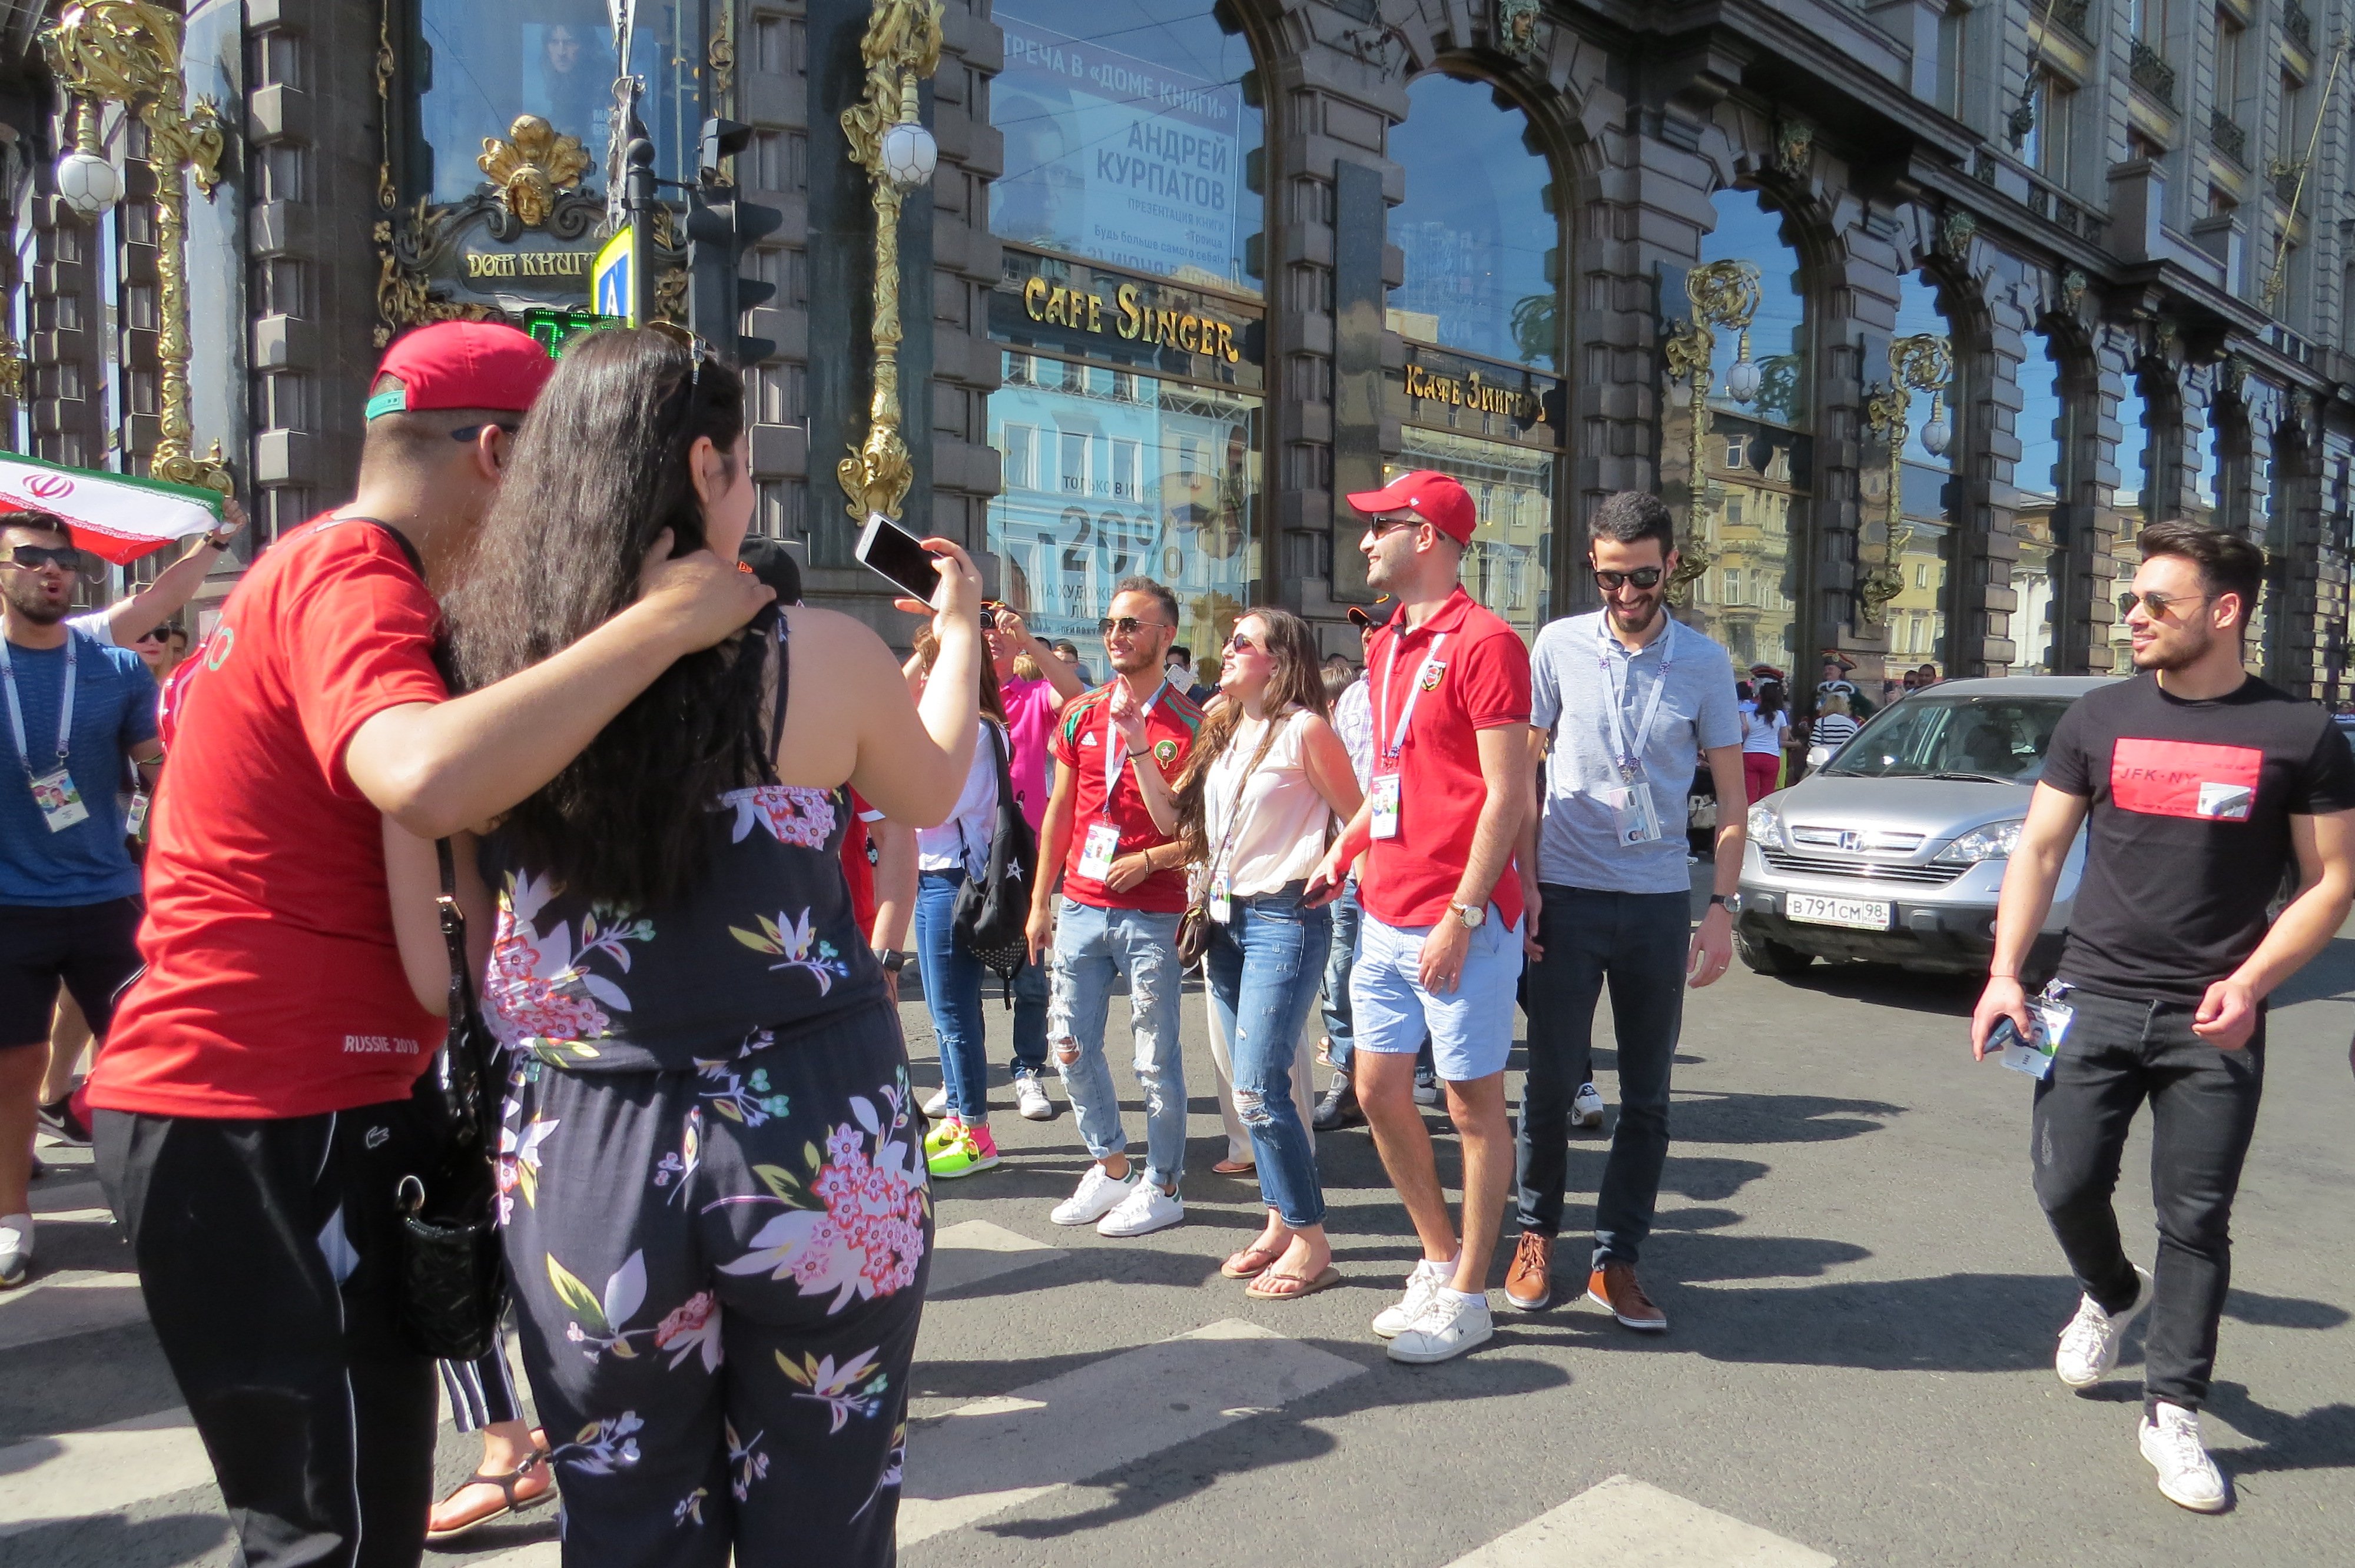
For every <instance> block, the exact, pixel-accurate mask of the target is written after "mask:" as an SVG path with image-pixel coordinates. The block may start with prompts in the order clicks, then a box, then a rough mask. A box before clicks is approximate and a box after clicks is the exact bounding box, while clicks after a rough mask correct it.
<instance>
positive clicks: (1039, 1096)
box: [1014, 1073, 1055, 1121]
mask: <svg viewBox="0 0 2355 1568" xmlns="http://www.w3.org/2000/svg"><path fill="white" fill-rule="evenodd" d="M1014 1108H1015V1110H1016V1111H1018V1113H1020V1115H1021V1117H1022V1119H1023V1120H1025V1121H1052V1120H1054V1119H1055V1102H1054V1101H1052V1100H1050V1099H1049V1098H1048V1097H1047V1086H1046V1085H1044V1084H1042V1083H1040V1082H1039V1079H1038V1077H1037V1075H1034V1074H1029V1073H1025V1074H1023V1075H1022V1076H1020V1077H1018V1078H1017V1079H1015V1080H1014Z"/></svg>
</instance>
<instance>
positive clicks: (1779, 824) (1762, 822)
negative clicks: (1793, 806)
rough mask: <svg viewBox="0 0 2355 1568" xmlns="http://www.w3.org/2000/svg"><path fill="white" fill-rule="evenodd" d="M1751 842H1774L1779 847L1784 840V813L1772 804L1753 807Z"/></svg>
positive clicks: (1751, 813) (1751, 814)
mask: <svg viewBox="0 0 2355 1568" xmlns="http://www.w3.org/2000/svg"><path fill="white" fill-rule="evenodd" d="M1750 842H1752V843H1753V844H1774V845H1776V846H1778V847H1779V846H1780V845H1781V844H1782V842H1783V815H1782V813H1781V812H1779V811H1777V810H1774V807H1772V806H1767V805H1757V806H1753V807H1751V808H1750Z"/></svg>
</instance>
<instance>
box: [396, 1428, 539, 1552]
mask: <svg viewBox="0 0 2355 1568" xmlns="http://www.w3.org/2000/svg"><path fill="white" fill-rule="evenodd" d="M547 1463H548V1450H546V1449H545V1448H543V1449H541V1450H539V1451H538V1453H535V1454H533V1455H532V1456H531V1457H528V1458H527V1459H526V1460H524V1462H523V1463H522V1464H520V1465H517V1467H515V1468H514V1469H512V1470H508V1471H506V1472H504V1473H499V1474H485V1473H484V1472H483V1471H480V1470H477V1471H475V1472H474V1474H473V1475H471V1476H468V1477H467V1478H465V1479H464V1480H463V1481H460V1482H459V1483H458V1484H457V1486H456V1487H454V1488H453V1489H451V1492H450V1495H449V1497H445V1498H443V1499H442V1501H443V1502H448V1501H449V1500H450V1498H453V1497H456V1496H457V1495H458V1494H459V1493H460V1492H462V1491H464V1490H465V1489H467V1488H468V1487H474V1486H484V1487H496V1488H498V1489H499V1490H500V1491H501V1492H502V1493H504V1494H505V1496H506V1501H504V1502H502V1503H500V1504H499V1505H498V1506H497V1507H496V1508H494V1509H492V1510H491V1511H490V1512H488V1513H485V1514H477V1515H475V1516H474V1518H473V1519H470V1520H465V1521H464V1523H461V1524H453V1525H451V1526H449V1527H448V1528H447V1529H444V1530H432V1529H428V1530H427V1531H426V1532H425V1539H426V1540H427V1541H429V1542H436V1541H455V1540H457V1539H458V1538H459V1537H460V1536H462V1535H465V1534H468V1533H470V1532H472V1531H477V1530H480V1529H482V1528H483V1526H485V1525H486V1524H488V1523H490V1522H491V1521H492V1520H499V1519H506V1518H509V1517H510V1516H512V1515H515V1514H519V1513H527V1512H529V1511H530V1510H533V1509H536V1508H538V1507H540V1506H541V1505H543V1504H546V1503H552V1502H554V1501H555V1500H556V1488H555V1485H554V1484H553V1483H552V1482H551V1483H550V1485H549V1488H548V1489H547V1490H545V1491H543V1492H541V1493H540V1494H539V1495H538V1497H531V1498H518V1497H517V1496H516V1483H517V1482H518V1481H520V1480H522V1479H523V1478H524V1477H526V1476H527V1475H529V1474H530V1473H531V1472H532V1471H534V1470H536V1469H538V1468H539V1467H541V1466H543V1465H545V1464H547Z"/></svg>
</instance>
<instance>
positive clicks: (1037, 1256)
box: [924, 1220, 1068, 1299]
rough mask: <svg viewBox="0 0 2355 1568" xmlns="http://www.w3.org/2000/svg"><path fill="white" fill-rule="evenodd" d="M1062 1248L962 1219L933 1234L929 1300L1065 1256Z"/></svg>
mask: <svg viewBox="0 0 2355 1568" xmlns="http://www.w3.org/2000/svg"><path fill="white" fill-rule="evenodd" d="M1065 1256H1068V1254H1066V1253H1065V1252H1064V1251H1063V1249H1062V1248H1061V1247H1059V1246H1049V1245H1047V1244H1046V1243H1045V1242H1041V1241H1032V1240H1031V1239H1030V1238H1029V1237H1028V1236H1026V1235H1023V1234H1020V1233H1018V1232H1016V1231H1009V1230H1007V1228H1006V1227H1005V1226H1004V1225H994V1224H990V1223H989V1222H988V1221H987V1220H962V1221H959V1222H958V1223H957V1224H954V1225H946V1226H943V1228H942V1229H940V1230H939V1231H937V1232H935V1233H934V1234H933V1235H932V1278H931V1279H930V1280H929V1281H928V1282H927V1283H926V1287H925V1292H924V1294H925V1297H926V1298H927V1299H930V1298H932V1297H936V1296H944V1295H946V1294H948V1293H949V1292H950V1291H952V1290H962V1289H964V1287H966V1286H968V1285H978V1284H980V1283H981V1282H982V1281H983V1280H985V1279H994V1278H996V1277H997V1276H999V1275H1001V1274H1011V1273H1013V1272H1014V1271H1015V1270H1016V1269H1018V1268H1033V1267H1036V1266H1038V1265H1039V1264H1042V1263H1052V1262H1054V1261H1055V1260H1056V1259H1058V1258H1060V1257H1065Z"/></svg>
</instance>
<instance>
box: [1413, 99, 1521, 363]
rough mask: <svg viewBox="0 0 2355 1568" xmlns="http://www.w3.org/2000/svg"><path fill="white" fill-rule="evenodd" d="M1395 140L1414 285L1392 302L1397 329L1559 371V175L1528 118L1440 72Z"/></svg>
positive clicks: (1420, 338) (1417, 338) (1415, 101)
mask: <svg viewBox="0 0 2355 1568" xmlns="http://www.w3.org/2000/svg"><path fill="white" fill-rule="evenodd" d="M1407 100H1408V102H1409V105H1410V107H1409V109H1408V111H1407V117H1406V120H1405V122H1403V123H1402V124H1400V125H1398V126H1397V127H1395V128H1394V129H1392V131H1391V144H1390V153H1391V157H1393V158H1395V159H1397V160H1398V162H1399V163H1400V164H1401V165H1403V166H1404V167H1405V170H1406V200H1405V201H1403V202H1401V204H1400V205H1399V206H1397V207H1392V208H1391V216H1390V238H1391V244H1393V245H1396V246H1397V247H1398V248H1399V249H1401V250H1402V251H1404V252H1405V253H1406V281H1405V282H1404V283H1403V284H1401V286H1400V287H1399V288H1398V289H1396V290H1395V291H1392V293H1391V312H1390V324H1391V330H1392V331H1394V332H1397V333H1400V334H1402V335H1404V336H1406V337H1410V338H1412V339H1414V340H1415V341H1417V342H1419V343H1432V344H1444V345H1445V346H1447V347H1449V348H1454V349H1460V350H1462V351H1463V352H1465V353H1466V354H1478V355H1487V357H1488V358H1490V359H1501V360H1505V361H1508V362H1509V363H1512V364H1517V365H1531V366H1538V367H1539V368H1540V369H1544V370H1549V371H1551V370H1556V369H1559V368H1560V366H1559V363H1558V361H1559V347H1560V343H1561V315H1560V312H1559V311H1558V310H1557V308H1556V304H1555V299H1556V289H1555V285H1554V283H1553V282H1552V281H1550V280H1551V279H1553V278H1555V277H1558V276H1560V268H1559V266H1558V264H1557V261H1556V257H1557V253H1558V248H1559V247H1560V245H1561V225H1560V224H1559V223H1557V222H1556V221H1555V218H1554V215H1553V200H1552V195H1551V183H1552V175H1551V174H1550V171H1549V170H1548V168H1547V165H1546V160H1545V158H1544V156H1543V154H1540V153H1539V152H1538V151H1537V150H1536V149H1535V147H1534V146H1533V145H1532V138H1531V132H1530V127H1529V117H1528V116H1527V115H1526V114H1523V113H1522V112H1521V111H1519V110H1518V109H1514V108H1509V107H1503V106H1500V105H1499V104H1498V102H1497V99H1496V96H1495V94H1494V92H1493V91H1492V90H1491V89H1489V88H1488V87H1487V85H1486V84H1485V83H1481V82H1474V81H1464V80H1460V79H1457V78H1455V77H1451V76H1442V75H1440V74H1438V73H1437V72H1431V73H1427V74H1425V75H1423V76H1420V77H1417V78H1416V79H1414V80H1413V81H1412V82H1411V83H1409V84H1408V87H1407Z"/></svg>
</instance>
